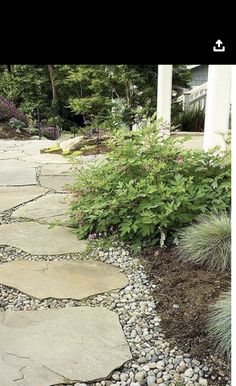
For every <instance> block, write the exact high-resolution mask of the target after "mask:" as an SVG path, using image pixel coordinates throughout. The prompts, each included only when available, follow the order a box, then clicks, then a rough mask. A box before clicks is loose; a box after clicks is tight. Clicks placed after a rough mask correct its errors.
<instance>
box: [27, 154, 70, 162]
mask: <svg viewBox="0 0 236 386" xmlns="http://www.w3.org/2000/svg"><path fill="white" fill-rule="evenodd" d="M21 159H22V160H23V161H26V162H36V163H39V164H52V163H55V164H67V163H69V160H67V159H66V158H64V157H63V156H61V155H58V154H35V155H30V156H25V157H22V158H21Z"/></svg>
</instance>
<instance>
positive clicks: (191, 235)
mask: <svg viewBox="0 0 236 386" xmlns="http://www.w3.org/2000/svg"><path fill="white" fill-rule="evenodd" d="M178 236H179V246H178V255H179V257H180V258H181V259H182V260H184V261H187V262H189V263H192V264H199V265H201V266H204V267H206V268H207V269H214V270H216V271H221V272H223V271H225V270H227V269H230V263H231V224H230V218H229V216H228V215H227V214H221V215H219V216H217V215H211V216H207V217H204V218H199V219H198V222H197V223H196V224H194V225H190V226H189V227H188V228H185V229H183V230H182V231H180V232H179V234H178Z"/></svg>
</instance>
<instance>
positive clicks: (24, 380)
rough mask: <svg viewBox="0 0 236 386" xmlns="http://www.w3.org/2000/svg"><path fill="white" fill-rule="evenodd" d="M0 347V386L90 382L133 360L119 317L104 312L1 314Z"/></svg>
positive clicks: (72, 310)
mask: <svg viewBox="0 0 236 386" xmlns="http://www.w3.org/2000/svg"><path fill="white" fill-rule="evenodd" d="M0 342H1V345H0V369H1V386H12V385H15V386H16V385H17V386H19V385H20V386H32V385H33V386H50V385H52V384H58V383H72V382H77V381H81V382H89V381H93V380H96V379H101V378H105V377H107V376H108V375H109V374H110V373H111V372H112V370H114V369H115V368H118V367H120V366H121V365H122V364H123V363H124V362H126V361H128V360H130V359H131V358H132V357H131V353H130V350H129V347H128V344H127V342H126V339H125V337H124V334H123V331H122V328H121V325H120V323H119V319H118V315H117V314H116V313H114V312H112V311H109V310H107V309H105V308H103V307H96V308H95V307H78V308H77V307H76V308H74V307H70V308H66V309H52V310H40V311H31V312H28V311H10V312H8V311H7V312H1V313H0ZM2 374H4V375H3V376H2Z"/></svg>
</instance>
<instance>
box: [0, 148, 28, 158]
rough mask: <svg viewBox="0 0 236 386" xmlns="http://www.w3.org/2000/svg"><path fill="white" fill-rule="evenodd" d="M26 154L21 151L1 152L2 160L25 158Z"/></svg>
mask: <svg viewBox="0 0 236 386" xmlns="http://www.w3.org/2000/svg"><path fill="white" fill-rule="evenodd" d="M24 155H25V154H24V153H23V152H22V151H20V150H8V151H1V152H0V160H7V159H15V158H22V157H24Z"/></svg>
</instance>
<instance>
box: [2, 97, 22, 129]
mask: <svg viewBox="0 0 236 386" xmlns="http://www.w3.org/2000/svg"><path fill="white" fill-rule="evenodd" d="M11 118H15V119H18V120H20V121H22V122H24V123H25V125H27V124H28V120H27V117H26V116H25V114H23V113H22V112H21V111H19V110H18V109H17V108H16V106H15V105H14V103H12V102H11V101H9V100H7V99H5V98H3V97H1V96H0V122H6V121H9V120H10V119H11Z"/></svg>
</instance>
